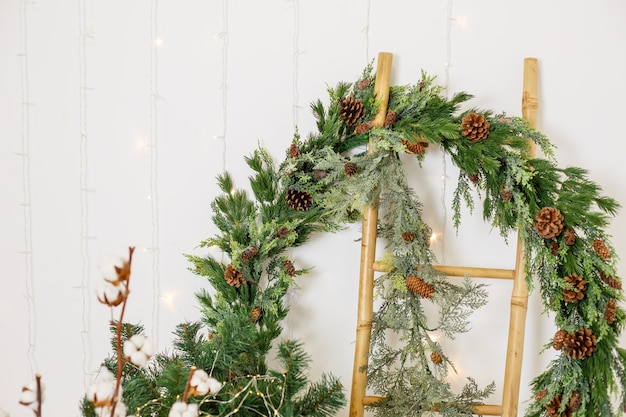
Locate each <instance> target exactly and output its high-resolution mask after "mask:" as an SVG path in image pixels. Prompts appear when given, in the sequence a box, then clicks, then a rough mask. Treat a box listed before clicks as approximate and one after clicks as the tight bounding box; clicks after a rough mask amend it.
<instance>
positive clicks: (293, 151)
mask: <svg viewBox="0 0 626 417" xmlns="http://www.w3.org/2000/svg"><path fill="white" fill-rule="evenodd" d="M289 156H290V157H292V158H297V157H299V156H300V148H299V147H298V144H297V143H295V142H294V143H292V144H291V146H290V147H289Z"/></svg>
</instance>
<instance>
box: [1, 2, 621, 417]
mask: <svg viewBox="0 0 626 417" xmlns="http://www.w3.org/2000/svg"><path fill="white" fill-rule="evenodd" d="M624 18H626V3H624V2H623V1H621V0H602V1H593V2H592V1H589V0H581V1H578V2H571V1H565V0H553V1H550V2H546V1H542V0H527V1H524V2H521V1H518V2H512V1H507V2H504V1H499V0H473V1H469V0H448V1H442V0H439V1H424V0H419V1H418V0H414V1H400V0H393V1H390V0H385V1H382V0H368V1H358V0H349V1H348V0H344V1H331V0H317V1H311V0H310V1H305V0H291V1H287V0H271V1H263V2H261V1H250V0H249V1H243V0H242V1H236V2H235V1H230V2H229V1H227V0H223V1H215V0H213V1H206V0H179V1H165V0H133V1H129V0H108V1H106V2H102V1H95V0H72V1H67V0H57V1H36V2H33V1H27V0H23V1H18V0H1V1H0V93H1V94H0V141H1V142H0V143H1V146H0V195H1V196H2V197H1V198H2V200H1V201H2V203H1V205H0V265H1V268H2V274H1V275H2V276H1V278H0V332H1V334H2V336H1V338H2V339H1V340H2V341H1V344H0V407H1V408H4V409H5V410H7V411H9V412H10V413H11V416H13V417H15V416H28V415H31V414H30V412H29V411H28V410H26V409H25V408H23V407H21V406H19V405H17V401H18V398H19V391H20V388H21V386H22V385H23V384H25V383H27V382H29V381H30V380H31V378H32V374H33V372H35V371H36V372H39V373H41V374H42V375H43V380H44V382H45V383H46V385H47V391H46V396H47V399H46V402H45V403H44V415H47V416H54V415H65V416H70V415H78V411H77V404H78V401H79V399H80V398H81V396H82V394H83V392H84V389H85V385H84V384H85V383H86V382H87V381H89V380H90V378H91V375H90V372H91V371H92V370H94V369H96V367H97V365H98V363H99V361H100V360H101V359H102V358H103V357H104V355H105V354H106V353H107V352H108V342H107V339H108V330H107V320H108V319H109V312H108V311H107V310H106V308H105V307H104V306H102V305H100V304H99V303H97V301H96V299H95V296H94V289H95V286H96V285H97V283H98V282H99V280H100V276H99V273H98V269H97V266H98V261H99V259H100V257H101V255H103V254H119V255H124V254H125V251H126V248H127V246H130V245H135V246H137V254H136V258H135V262H134V273H133V282H132V288H133V292H132V295H131V299H130V302H129V311H128V314H127V318H128V320H131V321H141V322H143V323H144V324H145V326H146V329H147V333H148V334H151V335H153V337H154V338H155V339H156V340H158V348H159V349H160V350H165V349H168V348H169V346H170V343H169V341H170V332H171V331H172V330H173V328H174V326H175V324H177V323H179V322H181V321H183V320H186V319H190V320H192V319H196V318H198V317H199V311H198V308H197V307H198V305H197V303H196V301H195V298H194V296H193V294H194V292H195V291H196V290H197V289H199V288H201V287H202V286H203V282H202V280H201V279H199V278H197V277H195V276H194V275H192V274H191V273H190V272H189V271H187V267H188V264H187V262H186V261H185V259H184V257H183V255H182V254H183V253H197V254H203V253H204V252H203V251H201V250H198V249H197V248H196V245H197V244H198V243H199V242H200V241H201V240H202V239H204V238H206V237H208V236H210V235H211V234H212V233H213V232H214V231H215V229H214V227H213V225H212V224H211V221H210V216H211V212H210V208H209V204H210V201H211V200H212V199H213V198H214V197H215V195H216V192H217V187H216V185H215V181H214V178H215V176H216V175H217V174H219V173H220V172H222V170H223V169H227V170H229V171H230V172H231V173H232V174H233V175H234V177H235V179H236V180H237V184H238V185H240V186H242V187H245V186H247V183H246V178H247V176H248V175H249V171H248V170H247V169H246V167H245V164H244V162H243V156H245V155H248V154H249V153H250V152H252V151H253V149H254V148H255V147H256V146H257V144H258V143H260V144H262V145H264V146H265V147H267V148H268V149H269V150H270V151H271V153H272V154H273V155H275V156H276V158H277V159H280V158H282V156H283V151H284V149H285V148H286V147H287V146H288V144H289V142H290V140H291V137H292V133H293V131H294V126H295V125H298V126H299V129H300V132H301V133H302V134H303V135H306V134H307V133H308V132H310V131H311V130H312V129H313V120H312V117H311V114H310V111H309V107H308V105H309V103H310V102H312V101H313V100H315V99H317V98H322V99H324V100H325V99H326V95H325V94H326V86H327V85H331V86H332V85H334V84H335V83H336V82H338V81H343V80H345V81H353V80H355V79H356V78H357V76H358V75H359V74H360V73H361V70H362V69H363V67H364V66H365V65H366V64H367V63H368V62H370V61H371V60H372V59H373V58H375V57H376V55H377V53H378V52H380V51H388V52H392V53H393V54H394V70H393V74H392V83H393V84H408V83H413V82H416V81H417V80H418V78H419V76H420V70H421V69H424V70H426V71H427V72H428V73H430V74H433V75H436V76H437V77H438V79H439V82H440V83H441V84H444V85H445V84H447V85H448V86H449V91H450V92H457V91H460V90H464V91H468V92H470V93H473V94H474V95H475V96H476V98H475V99H474V100H473V101H472V102H471V103H470V104H471V105H474V106H477V107H483V108H490V109H494V110H496V111H505V112H507V113H508V114H511V115H519V114H520V104H521V88H522V87H521V82H522V68H523V67H522V64H523V60H524V58H525V57H529V56H532V57H536V58H538V60H539V90H540V108H539V123H538V128H539V129H540V130H542V131H543V132H545V133H546V134H547V135H548V136H549V137H550V138H551V139H552V141H553V142H554V143H555V144H556V145H557V147H558V149H557V158H558V159H559V161H560V162H561V165H563V166H565V165H576V166H581V167H584V168H588V169H589V170H590V172H591V178H592V179H593V180H594V181H596V182H598V183H599V184H601V185H602V186H603V188H604V189H605V191H606V194H607V195H609V196H612V197H614V198H616V199H617V200H618V201H620V202H622V203H626V186H625V185H624V183H623V178H624V175H625V173H626V171H625V168H624V156H625V155H626V153H625V151H626V145H625V144H624V141H623V138H624V123H623V120H624V113H626V104H624V101H623V97H625V96H626V80H625V78H624V75H623V68H624V66H625V65H626V49H624V47H623V44H624V41H626V26H625V25H624ZM155 41H157V42H155ZM446 64H448V65H447V66H446ZM446 68H447V71H446ZM410 172H411V175H412V176H414V184H415V186H416V189H417V192H418V194H419V195H420V196H422V198H423V200H424V203H425V205H426V216H427V218H428V219H429V221H430V223H431V225H432V227H433V229H434V230H435V231H436V232H438V233H440V234H441V238H442V239H441V240H439V241H438V242H437V244H436V246H435V249H436V250H437V252H438V255H439V259H440V260H444V261H446V262H447V263H448V264H470V263H472V264H474V265H477V266H478V265H481V266H494V267H511V266H512V264H513V251H514V248H512V247H509V248H507V247H504V246H503V243H502V240H501V239H500V238H499V237H498V236H497V235H498V233H497V231H491V230H490V228H489V227H488V226H485V225H484V224H483V223H482V220H481V219H482V217H481V215H480V213H476V214H475V215H474V216H469V215H468V216H466V217H465V221H464V224H463V226H462V228H461V230H460V231H459V233H458V237H457V236H455V231H454V230H453V229H452V225H451V223H452V222H451V219H450V215H451V207H450V201H451V200H450V196H451V192H452V190H453V189H454V185H455V170H454V167H453V166H452V165H451V163H450V162H449V161H448V162H444V160H443V159H442V157H441V155H440V154H438V152H437V151H436V150H431V151H430V155H429V157H428V161H427V163H426V164H425V166H424V169H423V170H419V169H418V168H417V167H411V168H410ZM444 174H445V175H446V179H445V180H442V176H444ZM624 230H626V217H624V216H618V217H617V218H616V219H615V220H614V221H613V223H612V225H611V229H610V230H609V232H610V233H611V234H612V235H613V236H614V239H613V241H612V242H613V244H614V245H615V247H616V249H617V250H618V252H619V253H624V252H625V251H626V236H625V235H624V234H623V233H620V232H623V231H624ZM358 237H359V229H358V227H357V226H355V227H352V228H349V229H348V230H347V231H345V232H343V233H340V234H338V235H334V236H318V237H316V238H314V239H313V240H312V241H311V243H310V244H308V245H306V247H304V248H300V249H298V250H294V251H293V256H294V258H295V260H296V263H297V265H298V266H299V267H313V266H315V268H314V269H313V271H312V273H311V274H309V275H308V276H306V277H304V278H302V281H301V290H300V291H298V292H294V294H293V296H292V299H294V300H297V301H298V302H297V303H294V304H293V307H292V313H291V315H290V316H289V318H288V319H287V322H286V323H285V325H286V331H285V332H286V335H287V336H290V337H296V338H301V339H302V340H303V341H304V343H305V346H306V348H307V350H308V351H309V352H310V353H311V355H312V356H313V360H314V361H313V368H312V376H313V377H316V376H319V375H320V374H321V373H322V372H326V371H328V372H333V373H335V374H336V375H338V376H340V377H341V378H342V380H343V381H344V385H345V386H346V387H347V388H349V385H350V375H351V372H352V367H351V366H352V365H351V364H352V355H353V340H354V326H355V319H356V293H357V277H358V252H359V245H358V243H355V242H354V239H356V238H358ZM491 293H492V296H491V301H490V303H489V305H488V306H487V307H485V308H484V309H483V310H481V311H480V312H478V313H477V314H476V315H475V316H474V320H473V326H474V330H473V331H472V332H471V333H469V334H466V335H463V336H462V337H459V338H458V339H457V340H456V341H452V342H447V343H446V346H447V348H448V349H449V350H450V352H451V354H452V355H453V357H455V358H456V359H457V366H458V369H459V376H458V378H459V379H463V378H465V376H467V375H471V376H474V377H475V378H476V379H477V380H478V381H479V383H480V384H482V385H484V384H486V383H488V382H490V381H491V380H496V382H497V383H498V384H499V388H500V387H501V383H500V380H501V367H502V365H503V361H504V350H505V341H506V329H505V326H506V321H507V317H508V313H507V311H508V297H509V294H510V286H509V285H507V284H503V285H495V286H493V288H492V290H491ZM527 331H528V333H527V339H526V341H527V343H526V351H525V353H526V354H525V358H524V363H525V365H524V372H523V375H522V378H523V380H522V393H521V398H522V400H526V399H527V398H528V397H529V393H528V389H527V386H528V383H529V381H530V380H531V379H532V378H533V377H534V376H535V375H537V374H538V373H539V372H541V370H542V369H543V367H544V366H545V363H546V362H547V360H548V359H549V355H550V353H549V352H548V353H547V354H544V355H541V356H540V355H539V354H538V352H539V350H540V346H541V345H542V344H543V343H544V342H545V341H547V340H548V338H549V337H550V336H551V335H552V333H553V331H554V330H553V328H552V325H551V319H550V317H546V316H545V315H542V314H541V307H540V305H539V304H538V303H537V300H536V298H534V297H533V299H532V302H531V309H530V312H529V317H528V322H527ZM485 335H488V336H487V337H485ZM622 340H624V339H622ZM500 395H501V391H500V390H498V392H497V394H496V396H495V398H494V399H493V401H498V400H499V397H500ZM520 414H521V413H520ZM341 415H342V416H347V410H346V411H344V412H343V413H342V414H341Z"/></svg>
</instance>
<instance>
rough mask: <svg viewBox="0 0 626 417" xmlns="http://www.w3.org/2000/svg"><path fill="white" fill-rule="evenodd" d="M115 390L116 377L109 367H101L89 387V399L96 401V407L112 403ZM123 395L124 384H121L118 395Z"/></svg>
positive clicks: (87, 395)
mask: <svg viewBox="0 0 626 417" xmlns="http://www.w3.org/2000/svg"><path fill="white" fill-rule="evenodd" d="M114 392H115V377H114V376H113V374H112V373H111V371H109V370H108V369H107V368H105V367H102V368H100V374H99V375H98V378H96V380H95V381H94V382H93V383H92V384H91V385H90V386H89V388H88V389H87V394H86V397H87V400H88V401H91V402H92V403H94V405H95V406H96V407H102V406H105V405H109V404H111V402H112V401H113V393H114ZM121 396H122V386H121V385H120V388H119V392H118V397H119V398H121Z"/></svg>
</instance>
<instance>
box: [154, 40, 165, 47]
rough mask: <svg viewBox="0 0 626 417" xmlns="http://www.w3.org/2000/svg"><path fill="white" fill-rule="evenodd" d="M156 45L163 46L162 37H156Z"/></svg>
mask: <svg viewBox="0 0 626 417" xmlns="http://www.w3.org/2000/svg"><path fill="white" fill-rule="evenodd" d="M154 45H155V46H161V45H163V39H161V38H156V39H155V40H154Z"/></svg>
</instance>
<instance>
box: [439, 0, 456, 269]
mask: <svg viewBox="0 0 626 417" xmlns="http://www.w3.org/2000/svg"><path fill="white" fill-rule="evenodd" d="M452 3H453V0H448V7H447V10H446V62H445V63H444V88H445V92H446V98H450V89H449V86H450V64H451V61H452V22H453V21H454V18H453V17H452ZM441 170H442V174H441V179H442V186H441V209H442V212H443V215H442V219H443V220H442V223H441V236H442V239H441V262H442V263H443V264H444V265H445V264H446V255H447V254H446V239H445V236H446V230H447V226H448V205H447V202H446V195H447V185H448V160H447V156H446V153H445V152H442V153H441Z"/></svg>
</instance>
